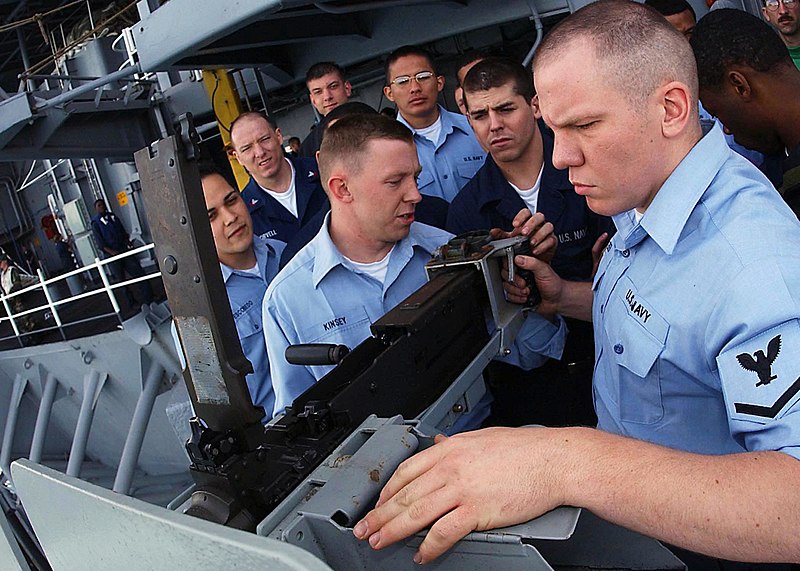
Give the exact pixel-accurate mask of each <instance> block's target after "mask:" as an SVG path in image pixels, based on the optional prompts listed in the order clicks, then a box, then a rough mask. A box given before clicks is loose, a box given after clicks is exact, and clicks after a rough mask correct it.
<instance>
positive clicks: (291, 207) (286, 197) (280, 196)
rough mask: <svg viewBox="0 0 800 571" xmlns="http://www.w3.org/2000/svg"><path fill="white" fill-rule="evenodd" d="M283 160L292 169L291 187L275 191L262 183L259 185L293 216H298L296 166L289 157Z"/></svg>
mask: <svg viewBox="0 0 800 571" xmlns="http://www.w3.org/2000/svg"><path fill="white" fill-rule="evenodd" d="M283 160H285V161H286V162H287V163H289V168H290V169H292V182H291V183H290V184H289V188H288V189H287V190H286V191H284V192H275V191H274V190H270V189H268V188H264V187H263V186H261V185H258V186H261V190H263V191H264V192H266V193H267V194H269V195H270V196H271V197H272V198H274V199H275V200H277V201H278V202H279V203H280V204H281V205H282V206H283V207H284V208H285V209H286V210H288V211H289V212H291V213H292V216H294V217H295V218H297V193H296V192H295V186H294V178H295V176H294V167H293V166H292V163H291V162H290V161H289V159H286V158H284V159H283Z"/></svg>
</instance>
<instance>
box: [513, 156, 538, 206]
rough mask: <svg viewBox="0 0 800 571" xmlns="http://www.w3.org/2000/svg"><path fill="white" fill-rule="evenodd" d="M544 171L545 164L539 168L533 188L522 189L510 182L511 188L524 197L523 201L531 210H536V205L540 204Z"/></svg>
mask: <svg viewBox="0 0 800 571" xmlns="http://www.w3.org/2000/svg"><path fill="white" fill-rule="evenodd" d="M543 172H544V164H542V168H541V169H539V176H538V177H537V178H536V182H535V183H534V185H533V186H532V187H531V188H527V189H522V188H519V187H518V186H516V185H514V184H513V183H511V182H509V183H508V184H510V185H511V188H513V189H514V190H516V191H517V194H519V197H520V198H521V199H522V201H523V202H524V203H525V205H526V206H527V207H528V209H529V210H530V211H531V212H536V207H537V206H538V204H539V189H540V188H541V186H542V173H543Z"/></svg>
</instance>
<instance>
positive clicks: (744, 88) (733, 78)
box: [725, 69, 753, 101]
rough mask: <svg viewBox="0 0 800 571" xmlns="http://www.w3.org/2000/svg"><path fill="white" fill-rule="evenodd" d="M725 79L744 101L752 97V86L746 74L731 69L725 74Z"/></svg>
mask: <svg viewBox="0 0 800 571" xmlns="http://www.w3.org/2000/svg"><path fill="white" fill-rule="evenodd" d="M725 80H726V81H727V82H728V85H729V86H730V87H731V88H732V89H733V91H734V92H735V93H736V95H738V96H739V97H741V98H742V99H743V100H745V101H749V100H750V99H752V98H753V87H752V85H751V84H750V81H749V80H748V79H747V76H746V75H745V74H743V73H742V72H740V71H738V70H735V69H731V70H728V72H727V73H726V74H725Z"/></svg>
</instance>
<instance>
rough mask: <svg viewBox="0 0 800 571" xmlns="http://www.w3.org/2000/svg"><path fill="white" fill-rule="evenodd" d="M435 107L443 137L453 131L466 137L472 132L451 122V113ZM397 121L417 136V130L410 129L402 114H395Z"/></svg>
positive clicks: (439, 106) (440, 107)
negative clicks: (437, 110)
mask: <svg viewBox="0 0 800 571" xmlns="http://www.w3.org/2000/svg"><path fill="white" fill-rule="evenodd" d="M437 107H438V108H439V118H440V119H441V120H442V133H444V134H445V136H447V135H449V134H450V133H452V132H453V131H454V130H455V129H458V130H459V131H462V132H463V133H466V134H468V135H471V134H472V131H470V130H466V129H464V127H463V126H462V125H459V124H458V123H457V122H456V121H454V120H453V115H454V114H453V113H450V111H448V110H447V109H445V108H444V107H442V106H441V105H437ZM397 120H398V121H400V122H401V123H402V124H403V125H405V126H406V127H408V128H409V129H410V130H411V132H412V133H414V134H415V135H416V134H417V130H416V129H415V128H414V127H412V126H411V125H410V124H409V123H408V121H406V118H405V117H403V115H402V113H398V114H397Z"/></svg>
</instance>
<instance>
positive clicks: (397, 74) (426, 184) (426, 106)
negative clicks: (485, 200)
mask: <svg viewBox="0 0 800 571" xmlns="http://www.w3.org/2000/svg"><path fill="white" fill-rule="evenodd" d="M443 88H444V77H443V76H441V75H438V74H437V73H436V68H435V67H434V65H433V60H432V58H431V56H430V54H428V53H427V52H426V51H425V50H423V49H422V48H418V47H416V46H403V47H401V48H398V49H396V50H395V51H394V52H392V53H391V55H390V56H389V59H388V60H387V61H386V87H384V88H383V92H384V93H385V94H386V97H387V98H388V99H389V100H390V101H392V102H394V104H395V105H397V111H398V113H397V120H398V121H400V122H401V123H403V124H404V125H405V126H406V127H408V128H409V129H411V131H412V132H413V133H414V142H415V143H416V147H417V155H418V157H419V162H420V165H421V166H422V174H421V175H420V177H419V181H418V185H419V191H420V192H421V193H422V194H426V195H430V196H438V197H440V198H443V199H444V200H446V201H447V202H450V201H452V200H453V198H455V196H456V195H457V194H458V191H459V190H461V188H462V187H463V186H464V185H465V184H466V183H467V182H468V181H469V180H470V179H471V178H472V177H473V176H475V173H476V172H477V171H478V169H479V168H480V167H481V166H482V165H483V159H484V158H485V157H486V153H485V152H484V150H483V149H482V148H481V146H480V144H479V143H478V141H477V139H475V135H474V134H473V133H472V129H471V128H470V126H469V122H468V121H467V119H466V118H465V117H464V116H463V115H460V114H458V113H451V112H450V111H447V110H446V109H445V108H444V107H442V106H441V105H439V103H438V96H439V92H441V91H442V89H443Z"/></svg>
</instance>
